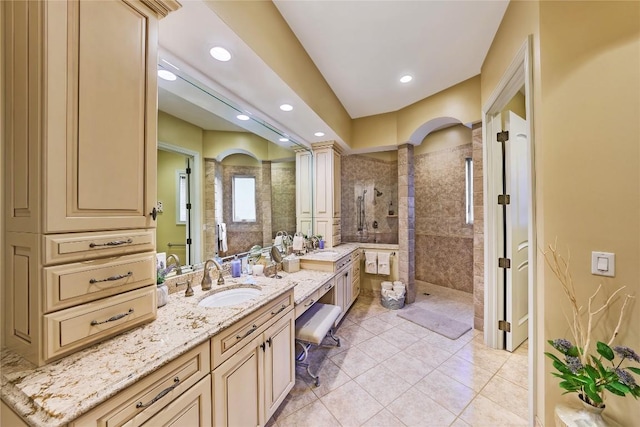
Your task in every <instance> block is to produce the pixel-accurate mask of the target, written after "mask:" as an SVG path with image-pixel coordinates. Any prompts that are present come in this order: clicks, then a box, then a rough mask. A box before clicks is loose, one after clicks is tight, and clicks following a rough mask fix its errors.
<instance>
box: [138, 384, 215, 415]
mask: <svg viewBox="0 0 640 427" xmlns="http://www.w3.org/2000/svg"><path fill="white" fill-rule="evenodd" d="M212 425H213V424H212V418H211V375H207V376H206V377H204V378H203V379H201V380H200V381H199V382H198V384H196V385H194V386H193V387H191V388H190V389H189V390H187V391H186V392H184V393H183V394H181V395H180V396H178V398H177V399H175V400H174V401H173V402H171V403H170V404H169V405H167V406H166V407H165V408H163V409H162V410H161V411H160V412H158V413H157V414H156V415H155V416H153V417H152V418H151V419H150V420H149V421H147V422H146V423H144V424H143V426H149V427H165V426H166V427H185V426H194V427H207V426H212Z"/></svg>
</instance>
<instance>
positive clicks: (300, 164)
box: [296, 150, 313, 234]
mask: <svg viewBox="0 0 640 427" xmlns="http://www.w3.org/2000/svg"><path fill="white" fill-rule="evenodd" d="M296 222H297V223H296V230H297V231H299V232H301V233H304V234H308V233H309V230H312V229H313V154H312V153H311V151H308V150H297V151H296Z"/></svg>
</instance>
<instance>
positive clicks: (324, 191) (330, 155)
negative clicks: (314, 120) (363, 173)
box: [312, 141, 342, 248]
mask: <svg viewBox="0 0 640 427" xmlns="http://www.w3.org/2000/svg"><path fill="white" fill-rule="evenodd" d="M312 147H313V171H314V190H315V191H314V200H315V202H314V215H313V223H314V231H315V234H319V235H321V236H322V238H323V239H324V240H325V247H328V248H331V247H333V246H337V245H339V244H340V242H341V239H342V228H341V223H340V207H341V206H340V205H341V196H342V192H341V186H340V182H341V178H340V173H341V169H340V165H341V151H340V148H339V147H338V145H337V144H336V143H335V142H333V141H330V142H323V143H318V144H313V145H312Z"/></svg>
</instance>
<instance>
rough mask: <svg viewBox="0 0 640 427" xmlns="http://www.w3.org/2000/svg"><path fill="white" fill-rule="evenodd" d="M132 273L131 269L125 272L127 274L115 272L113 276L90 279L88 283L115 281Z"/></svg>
mask: <svg viewBox="0 0 640 427" xmlns="http://www.w3.org/2000/svg"><path fill="white" fill-rule="evenodd" d="M131 276H133V273H132V272H131V271H129V272H127V274H117V275H115V276H111V277H107V278H106V279H91V280H89V283H91V284H94V283H100V282H115V281H116V280H120V279H124V278H125V277H131Z"/></svg>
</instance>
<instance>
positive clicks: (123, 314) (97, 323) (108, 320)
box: [91, 308, 133, 326]
mask: <svg viewBox="0 0 640 427" xmlns="http://www.w3.org/2000/svg"><path fill="white" fill-rule="evenodd" d="M131 313H133V308H130V309H129V311H128V312H126V313H120V314H116V315H115V316H113V317H110V318H108V319H107V320H103V321H102V322H98V321H97V320H92V321H91V326H96V325H102V324H103V323H108V322H115V321H116V320H120V319H122V318H123V317H127V316H128V315H130V314H131Z"/></svg>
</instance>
